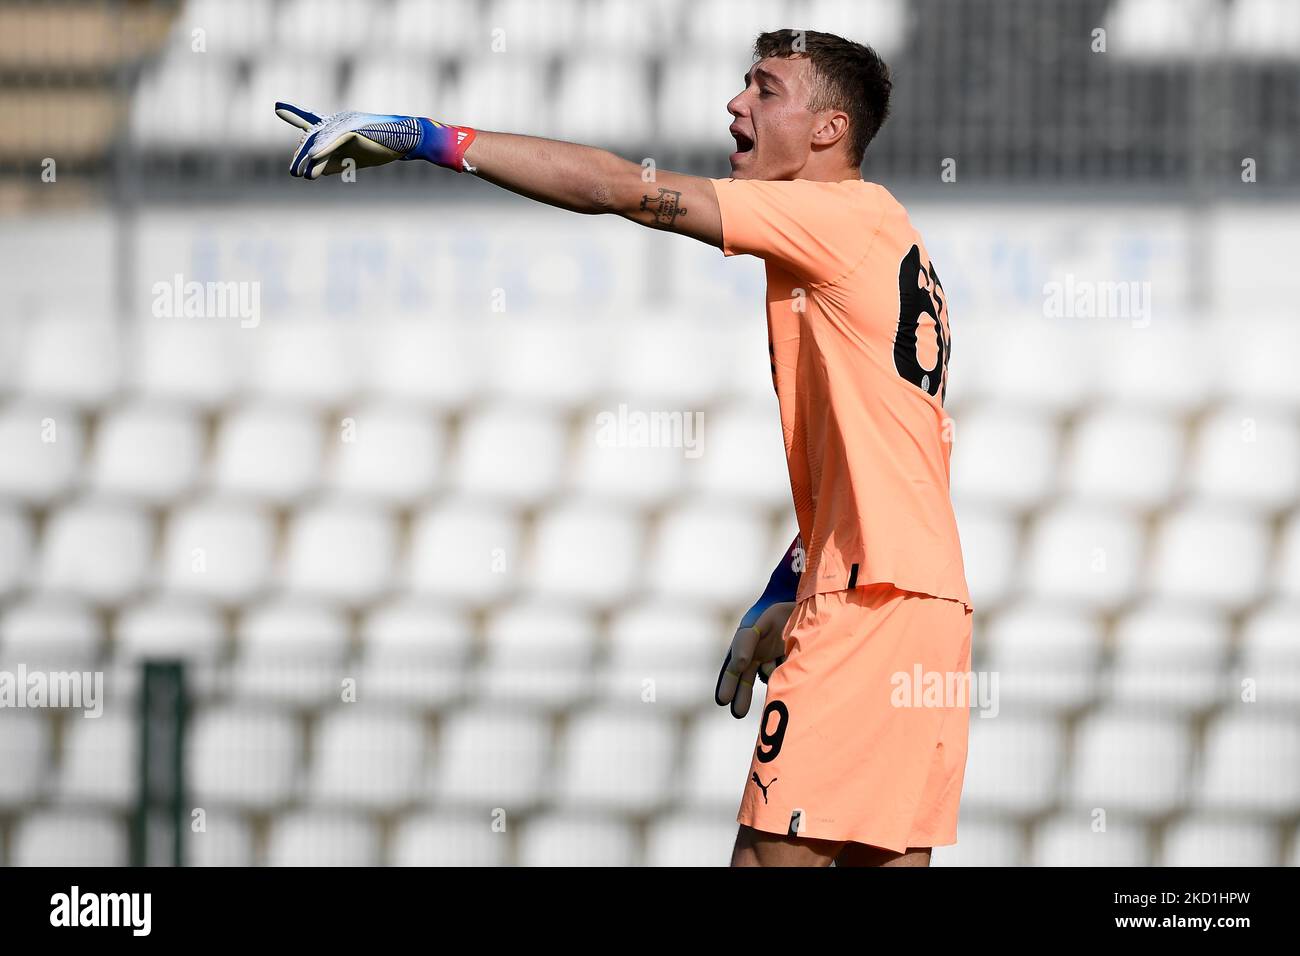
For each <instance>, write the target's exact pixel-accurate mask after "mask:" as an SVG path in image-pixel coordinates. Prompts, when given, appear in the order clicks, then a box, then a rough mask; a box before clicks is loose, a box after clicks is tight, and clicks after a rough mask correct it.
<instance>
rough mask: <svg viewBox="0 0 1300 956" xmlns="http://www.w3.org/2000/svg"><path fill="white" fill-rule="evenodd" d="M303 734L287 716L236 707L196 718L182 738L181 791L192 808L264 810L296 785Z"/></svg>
mask: <svg viewBox="0 0 1300 956" xmlns="http://www.w3.org/2000/svg"><path fill="white" fill-rule="evenodd" d="M301 753H302V732H301V730H300V728H299V726H298V724H297V722H296V721H295V720H294V719H293V718H292V717H290V716H289V715H287V714H284V713H279V712H276V711H270V710H261V709H253V708H250V707H249V706H248V705H247V704H244V703H240V704H238V705H234V706H228V707H209V708H205V709H203V710H201V711H199V713H198V714H197V715H195V717H194V720H193V723H192V724H191V725H190V728H189V734H188V736H187V738H186V751H185V769H186V788H187V791H188V792H189V793H191V794H192V795H193V800H194V802H195V804H196V805H198V806H201V807H204V808H205V809H207V810H209V811H210V810H212V808H213V807H217V808H221V807H227V806H238V807H247V808H249V809H253V810H267V809H271V808H274V807H278V806H280V805H282V804H284V803H285V802H286V801H287V800H288V799H289V798H290V797H291V796H292V795H293V793H294V791H295V788H296V786H297V783H298V777H299V766H300V760H301Z"/></svg>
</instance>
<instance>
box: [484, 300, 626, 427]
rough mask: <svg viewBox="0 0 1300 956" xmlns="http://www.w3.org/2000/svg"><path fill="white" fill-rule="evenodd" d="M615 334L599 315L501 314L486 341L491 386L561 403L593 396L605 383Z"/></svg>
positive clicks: (506, 394) (515, 397)
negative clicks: (523, 315) (591, 316)
mask: <svg viewBox="0 0 1300 956" xmlns="http://www.w3.org/2000/svg"><path fill="white" fill-rule="evenodd" d="M613 337H614V336H613V330H612V328H611V327H610V326H609V325H607V324H605V323H603V322H601V321H599V320H592V319H587V318H582V317H579V318H573V317H568V316H563V315H549V314H542V315H533V314H531V313H530V314H529V315H528V316H526V317H524V318H514V317H512V316H507V315H501V316H496V317H494V318H493V321H492V323H491V324H490V325H489V326H488V328H487V331H486V334H485V342H484V345H483V348H484V354H485V357H486V359H487V368H486V370H485V376H486V378H487V382H488V388H489V391H490V392H491V394H492V395H493V396H494V397H497V398H500V399H503V400H506V401H510V402H523V403H527V404H537V405H550V406H554V407H560V408H569V407H574V406H576V405H578V404H580V403H582V402H585V401H588V400H589V399H591V398H592V397H593V396H594V394H595V393H596V391H597V389H598V388H599V385H600V382H601V379H602V376H603V374H604V371H603V370H604V367H605V365H606V363H607V362H608V360H609V352H610V349H611V347H612V341H611V340H612V338H613Z"/></svg>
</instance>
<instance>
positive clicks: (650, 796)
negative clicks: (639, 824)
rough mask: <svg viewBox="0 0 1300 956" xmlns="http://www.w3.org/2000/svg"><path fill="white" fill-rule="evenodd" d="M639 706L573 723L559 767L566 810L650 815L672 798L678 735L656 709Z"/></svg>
mask: <svg viewBox="0 0 1300 956" xmlns="http://www.w3.org/2000/svg"><path fill="white" fill-rule="evenodd" d="M634 707H635V708H639V709H634ZM634 707H618V708H609V709H596V710H586V711H583V712H581V713H579V714H577V715H575V716H574V717H572V718H571V719H570V720H569V722H568V724H567V725H566V727H565V732H564V738H563V741H562V745H561V757H560V761H559V765H558V766H559V769H558V773H559V781H560V782H559V790H560V796H561V798H562V799H563V800H564V802H565V805H566V806H570V807H574V808H578V809H601V810H619V811H623V812H625V813H645V812H647V811H650V810H653V809H655V808H656V807H657V806H659V805H660V804H661V803H662V802H663V801H664V800H665V799H666V798H667V797H668V796H669V795H670V785H671V783H672V779H673V773H672V770H673V756H674V753H675V751H676V739H675V738H676V734H675V732H674V730H673V728H672V727H671V726H670V725H669V724H668V722H667V721H664V720H662V719H661V718H660V717H659V715H658V714H657V713H656V712H655V711H654V705H653V704H640V705H634Z"/></svg>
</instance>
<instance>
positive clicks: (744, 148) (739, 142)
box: [731, 129, 754, 153]
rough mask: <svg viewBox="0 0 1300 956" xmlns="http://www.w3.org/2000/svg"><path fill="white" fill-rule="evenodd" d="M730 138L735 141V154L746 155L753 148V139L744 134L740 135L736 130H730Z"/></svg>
mask: <svg viewBox="0 0 1300 956" xmlns="http://www.w3.org/2000/svg"><path fill="white" fill-rule="evenodd" d="M731 138H732V139H734V140H735V141H736V152H737V153H748V152H749V151H750V150H751V149H753V148H754V138H753V137H752V136H749V135H747V134H745V133H742V132H741V131H740V130H738V129H733V130H731Z"/></svg>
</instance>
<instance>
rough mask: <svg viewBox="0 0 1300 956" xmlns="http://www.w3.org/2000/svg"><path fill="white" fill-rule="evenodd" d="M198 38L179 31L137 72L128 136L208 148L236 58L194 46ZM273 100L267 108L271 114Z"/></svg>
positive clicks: (160, 144)
mask: <svg viewBox="0 0 1300 956" xmlns="http://www.w3.org/2000/svg"><path fill="white" fill-rule="evenodd" d="M253 20H254V21H255V20H256V18H255V17H254V18H253ZM191 29H193V28H191ZM212 40H213V42H214V43H216V42H218V41H217V38H216V37H213V38H212ZM196 42H198V41H197V39H196V38H195V37H194V35H193V34H192V33H190V34H189V35H187V36H185V37H180V36H177V37H176V40H175V41H174V42H173V43H172V44H171V45H170V46H169V48H167V49H166V50H165V51H164V53H163V56H162V57H161V58H160V59H158V60H156V61H154V62H153V63H150V64H149V65H148V66H147V67H146V69H145V71H144V73H143V75H142V76H141V78H140V88H139V89H138V90H137V91H136V94H135V95H134V96H133V97H131V118H130V130H131V137H132V139H133V140H135V142H136V143H138V144H139V145H140V146H143V147H147V148H154V149H209V148H211V145H212V138H213V135H214V133H215V132H216V130H217V129H220V128H221V127H222V126H223V125H224V123H225V119H226V114H227V111H228V110H229V108H230V100H231V91H232V90H233V88H234V83H235V76H236V70H237V68H238V63H236V62H235V61H234V60H233V59H231V58H230V57H229V56H226V55H224V54H223V52H221V51H219V50H215V49H214V50H210V51H204V50H195V49H193V44H194V43H196ZM202 43H204V44H205V45H206V44H207V43H208V38H206V37H205V38H204V39H203V40H202ZM273 102H274V100H271V101H269V102H268V105H267V106H266V107H265V109H266V112H267V114H268V115H272V116H273V114H272V113H271V107H270V105H269V103H273ZM195 103H202V104H204V109H202V110H196V109H194V104H195ZM275 122H277V123H281V121H280V120H278V119H277V120H276V121H275ZM281 125H283V123H281ZM286 129H287V127H286ZM289 145H292V143H290V144H289Z"/></svg>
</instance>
